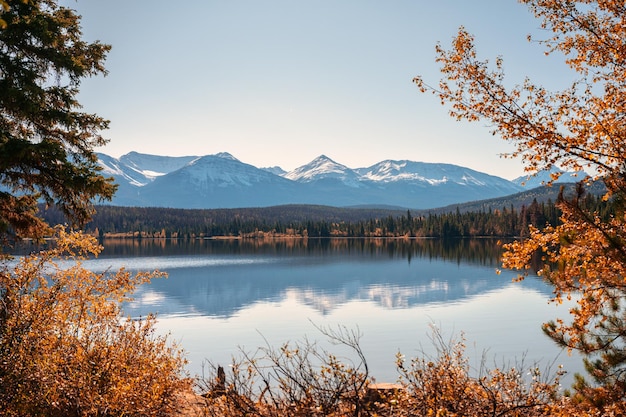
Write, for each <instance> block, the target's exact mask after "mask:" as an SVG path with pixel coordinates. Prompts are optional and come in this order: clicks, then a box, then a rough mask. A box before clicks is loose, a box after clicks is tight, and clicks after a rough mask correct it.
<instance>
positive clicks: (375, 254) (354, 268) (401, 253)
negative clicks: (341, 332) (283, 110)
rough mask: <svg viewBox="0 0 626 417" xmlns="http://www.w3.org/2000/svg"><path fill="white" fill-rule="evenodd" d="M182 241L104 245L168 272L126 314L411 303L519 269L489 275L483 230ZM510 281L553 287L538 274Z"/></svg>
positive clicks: (476, 290) (474, 289) (445, 296)
mask: <svg viewBox="0 0 626 417" xmlns="http://www.w3.org/2000/svg"><path fill="white" fill-rule="evenodd" d="M181 243H182V242H178V244H171V242H170V244H167V243H166V242H165V241H163V242H161V243H159V242H157V241H144V242H137V241H135V242H134V243H133V245H132V246H131V247H124V248H122V247H120V246H117V245H116V246H115V247H113V245H105V247H106V250H105V253H104V254H103V255H104V261H107V260H111V258H107V257H108V256H113V257H119V256H120V255H121V256H131V257H134V256H150V258H145V261H146V263H145V265H143V264H142V268H143V269H151V268H154V266H151V265H150V263H151V262H155V260H159V262H158V263H159V265H160V266H159V268H161V269H162V270H166V271H167V272H169V275H170V277H169V278H168V279H158V280H155V281H153V282H152V283H151V284H150V285H147V286H144V287H142V288H140V289H139V291H138V293H137V294H136V301H135V302H133V303H132V304H131V305H129V306H127V309H126V310H127V312H128V313H129V314H132V315H145V314H147V313H148V312H155V311H156V312H158V313H159V314H161V315H169V314H183V315H187V314H199V315H210V316H232V315H236V314H237V312H238V311H239V310H241V309H243V308H245V307H246V306H249V305H252V304H255V303H258V302H278V301H281V300H283V299H285V298H286V297H290V298H294V299H296V300H297V301H298V302H300V303H303V304H306V305H309V306H311V307H312V308H314V309H316V310H318V311H320V312H322V313H327V312H330V311H332V310H333V309H335V308H337V307H338V306H340V305H342V304H345V303H347V302H352V301H365V302H373V303H376V304H377V305H379V306H381V307H383V308H389V309H397V308H410V307H415V306H419V305H425V304H437V303H454V302H461V301H463V300H466V299H468V298H470V297H474V296H477V295H480V294H483V293H486V292H491V291H495V290H497V289H500V288H503V287H506V286H508V285H512V284H511V279H512V278H513V277H514V276H515V274H514V273H510V272H509V273H507V272H505V273H503V274H502V275H496V274H495V271H494V270H495V268H496V267H498V260H499V254H500V248H499V247H498V245H497V244H496V242H495V241H493V240H488V239H484V240H454V241H443V240H382V239H381V240H365V239H359V240H349V239H325V240H308V241H307V240H284V241H272V242H262V241H201V242H195V243H194V242H193V241H192V242H186V243H185V244H181ZM183 254H184V256H183ZM132 259H134V260H135V261H134V262H135V263H137V262H136V258H132ZM140 259H141V258H140ZM186 264H189V265H192V266H185V265H186ZM168 265H169V267H168ZM515 285H523V286H524V287H526V288H529V289H532V290H535V291H539V292H542V293H545V294H546V297H547V296H548V295H549V294H550V288H549V287H548V286H547V285H545V284H544V283H543V282H541V281H540V280H538V279H536V278H531V279H527V280H526V281H524V282H523V283H521V284H515Z"/></svg>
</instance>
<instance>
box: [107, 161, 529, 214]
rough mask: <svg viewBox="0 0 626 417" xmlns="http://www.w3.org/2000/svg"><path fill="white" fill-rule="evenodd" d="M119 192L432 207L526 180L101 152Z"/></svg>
mask: <svg viewBox="0 0 626 417" xmlns="http://www.w3.org/2000/svg"><path fill="white" fill-rule="evenodd" d="M98 160H99V164H100V166H101V167H102V173H103V174H104V175H105V176H112V177H113V178H114V180H115V182H116V183H117V184H118V192H117V193H116V195H115V196H114V198H113V200H112V201H111V202H110V204H112V205H118V206H138V207H171V208H237V207H267V206H276V205H283V204H320V205H329V206H337V207H347V206H358V205H378V206H397V207H406V208H410V209H429V208H435V207H442V206H445V205H449V204H457V203H463V202H467V201H474V200H480V199H486V198H496V197H501V196H505V195H509V194H514V193H515V192H519V191H522V190H524V189H525V188H524V187H522V186H521V185H520V184H516V183H514V182H512V181H509V180H506V179H504V178H500V177H497V176H493V175H489V174H486V173H483V172H479V171H475V170H472V169H470V168H467V167H462V166H458V165H453V164H446V163H429V162H417V161H409V160H383V161H381V162H378V163H376V164H374V165H372V166H369V167H362V168H350V167H348V166H346V165H343V164H341V163H338V162H336V161H334V160H332V159H331V158H329V157H328V156H326V155H320V156H319V157H317V158H315V159H313V160H312V161H311V162H309V163H308V164H305V165H302V166H300V167H298V168H296V169H294V170H291V171H289V172H286V171H285V170H283V169H282V168H280V167H277V166H275V167H271V168H257V167H255V166H253V165H250V164H247V163H244V162H242V161H240V160H238V159H237V158H235V157H234V156H233V155H231V154H230V153H228V152H220V153H218V154H214V155H204V156H198V155H189V156H178V157H172V156H157V155H150V154H141V153H138V152H130V153H128V154H126V155H123V156H121V157H119V158H113V157H111V156H108V155H106V154H102V153H100V154H98Z"/></svg>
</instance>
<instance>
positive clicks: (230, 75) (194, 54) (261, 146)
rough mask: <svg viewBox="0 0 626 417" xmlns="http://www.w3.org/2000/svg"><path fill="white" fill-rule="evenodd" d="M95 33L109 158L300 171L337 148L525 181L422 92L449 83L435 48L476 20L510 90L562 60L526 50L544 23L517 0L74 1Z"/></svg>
mask: <svg viewBox="0 0 626 417" xmlns="http://www.w3.org/2000/svg"><path fill="white" fill-rule="evenodd" d="M61 4H63V5H66V6H68V7H71V8H73V9H76V10H77V11H78V13H79V14H80V15H82V17H83V18H82V26H83V32H84V36H85V38H86V39H87V40H96V39H98V40H100V41H102V42H104V43H108V44H111V45H112V47H113V49H112V50H111V52H110V54H109V56H108V59H107V62H106V67H107V69H108V71H109V75H108V76H107V77H97V78H92V79H89V80H86V81H84V82H83V85H82V88H81V94H80V100H81V102H82V103H83V105H84V109H85V110H86V111H89V112H95V113H98V114H99V115H101V116H102V117H105V118H107V119H109V120H110V121H111V125H110V129H109V130H108V131H106V132H104V136H105V137H107V138H109V139H110V142H109V144H108V145H107V146H106V147H104V148H102V149H98V151H100V152H104V153H107V154H109V155H112V156H115V157H119V156H121V155H122V154H124V153H127V152H130V151H138V152H142V153H151V154H157V155H172V156H180V155H207V154H214V153H218V152H230V153H231V154H233V155H234V156H235V157H236V158H238V159H239V160H241V161H242V162H246V163H249V164H252V165H255V166H257V167H267V166H275V165H278V166H280V167H282V168H283V169H285V170H291V169H294V168H296V167H298V166H301V165H304V164H306V163H308V162H310V161H311V160H312V159H314V158H315V157H317V156H319V155H321V154H325V155H327V156H329V157H330V158H332V159H334V160H335V161H337V162H339V163H342V164H344V165H347V166H349V167H351V168H358V167H366V166H370V165H372V164H374V163H376V162H379V161H381V160H384V159H409V160H413V161H424V162H445V163H453V164H457V165H462V166H466V167H469V168H472V169H476V170H479V171H482V172H486V173H489V174H493V175H498V176H501V177H504V178H508V179H512V178H515V177H517V176H519V175H522V174H523V169H522V165H521V163H520V161H515V160H507V159H502V158H500V157H499V154H500V153H502V152H506V151H510V150H512V146H511V145H510V144H507V143H506V142H504V141H503V140H501V139H499V138H498V137H497V136H495V137H494V136H492V135H491V133H490V129H489V127H488V126H486V125H485V124H484V123H480V122H479V123H471V124H470V123H467V122H457V121H455V120H453V119H451V118H450V117H449V116H448V114H447V109H446V108H445V107H443V106H441V105H440V104H439V101H438V99H437V98H436V97H435V96H432V95H430V94H421V93H419V91H418V89H417V88H416V87H415V85H414V84H413V83H412V82H411V80H412V78H413V77H414V76H416V75H422V76H423V77H424V79H425V80H426V81H427V82H429V83H431V84H436V83H437V82H438V80H439V72H438V66H437V64H436V63H435V52H434V47H435V44H436V43H437V42H438V41H440V42H441V43H442V44H443V45H448V44H449V43H450V41H451V39H452V37H453V36H454V35H455V33H456V31H457V29H458V27H459V26H460V25H463V26H465V27H466V29H468V30H469V31H470V32H471V33H473V34H475V36H476V43H477V48H478V52H479V54H480V55H481V56H482V57H484V58H490V59H492V60H493V59H494V58H495V57H496V56H497V55H502V56H503V58H504V62H505V69H506V71H507V76H508V77H509V80H510V83H511V84H517V83H521V82H522V81H523V77H524V76H525V75H529V76H531V77H533V78H539V79H540V80H541V83H542V84H544V85H545V86H547V87H553V86H559V85H558V83H560V82H562V81H563V66H562V64H560V62H559V61H558V60H557V61H555V60H554V59H553V58H552V57H545V56H544V54H543V48H542V47H541V45H538V44H531V43H529V42H528V41H527V40H526V35H527V34H529V33H537V32H538V31H539V26H540V22H539V21H538V20H536V19H535V18H534V17H533V16H532V15H531V14H530V12H529V11H528V10H527V8H526V6H524V5H522V4H519V3H517V2H516V1H515V0H471V1H469V0H436V1H434V0H387V1H383V0H376V1H375V0H315V1H313V0H308V1H299V0H191V1H184V2H183V1H174V0H168V1H165V0H151V1H147V0H106V1H104V0H78V1H74V0H61Z"/></svg>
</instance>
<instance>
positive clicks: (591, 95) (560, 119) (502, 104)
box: [414, 0, 626, 415]
mask: <svg viewBox="0 0 626 417" xmlns="http://www.w3.org/2000/svg"><path fill="white" fill-rule="evenodd" d="M520 2H522V3H525V4H526V5H528V7H529V10H530V11H531V12H532V13H533V14H534V15H535V16H536V17H537V18H538V19H540V20H541V26H542V28H543V29H545V31H544V32H543V33H544V34H546V36H547V38H546V39H541V40H539V41H538V43H539V44H540V45H542V46H544V47H545V48H546V49H545V52H546V54H547V55H553V54H554V55H556V56H559V55H560V56H563V57H564V59H565V63H566V64H567V65H568V66H569V68H570V69H571V71H572V75H574V76H575V77H576V80H575V81H574V82H573V83H572V84H571V86H569V87H567V88H564V89H563V90H561V91H549V90H548V89H546V88H544V87H542V86H540V85H536V84H535V83H533V82H532V81H531V80H530V79H525V80H524V81H523V82H522V83H519V84H518V85H516V86H514V87H510V88H509V87H507V86H505V83H504V72H503V66H502V61H501V59H500V58H498V59H497V60H496V62H495V65H491V64H490V63H489V61H487V60H482V61H481V60H479V59H478V58H477V56H478V54H477V52H476V47H475V39H474V37H473V36H472V35H471V34H469V33H468V32H467V31H466V30H465V29H464V28H463V27H461V28H460V29H459V32H458V34H457V36H456V38H455V39H454V40H453V42H452V44H451V46H450V48H449V49H446V48H444V47H443V46H441V45H437V54H438V57H437V61H438V62H439V63H440V64H441V72H442V73H443V78H442V79H441V80H440V81H439V83H438V86H437V87H433V86H431V85H429V84H427V83H426V82H424V80H423V79H422V78H420V77H416V78H415V80H414V81H415V83H416V84H417V86H418V87H419V89H420V91H423V92H426V91H430V92H432V93H433V94H434V95H436V96H437V97H438V98H439V100H440V101H441V102H442V103H443V104H448V105H449V106H450V108H451V109H450V114H451V116H452V117H454V118H456V119H459V120H460V119H463V120H468V121H477V120H486V121H487V122H488V123H489V124H490V125H491V126H493V133H494V134H498V135H499V136H501V137H502V138H503V139H505V140H508V141H511V142H512V143H513V144H514V145H515V146H516V149H515V151H514V152H512V153H511V154H509V155H505V156H508V157H520V158H521V159H522V160H523V161H524V162H525V164H526V167H525V169H526V171H527V172H535V171H539V170H543V169H550V168H552V167H558V168H562V169H566V170H567V169H569V170H575V171H581V170H588V172H589V173H590V174H591V175H592V177H593V178H591V179H593V180H598V181H601V182H603V183H604V185H605V186H606V195H605V196H604V198H605V201H611V202H612V204H613V206H614V216H613V217H612V218H610V219H609V220H607V219H606V218H600V216H599V215H598V214H597V213H591V212H586V211H585V210H584V209H583V208H581V205H580V204H579V201H580V199H581V197H582V196H583V194H584V185H586V184H589V183H590V179H589V178H581V180H582V181H581V183H580V186H579V189H578V193H577V195H575V196H574V197H573V198H571V199H568V198H565V197H563V196H561V197H560V198H559V208H560V209H561V210H562V212H563V216H562V218H561V223H562V224H561V225H560V226H556V227H549V228H546V229H544V230H536V229H535V230H533V231H532V233H531V236H530V238H529V239H527V240H525V241H523V242H515V243H513V244H511V245H508V246H507V247H506V249H507V253H506V254H505V255H504V259H503V262H504V267H505V268H511V269H517V270H520V271H522V272H523V273H526V272H527V271H528V270H529V269H530V268H531V266H536V269H537V272H538V273H539V274H540V275H541V276H543V277H545V278H546V279H547V280H548V281H549V282H550V283H552V284H553V285H554V301H555V302H561V301H562V300H563V299H564V298H567V299H570V298H576V299H577V306H576V307H575V308H573V309H572V310H571V317H570V320H569V321H568V320H563V319H557V320H555V321H553V322H549V323H546V324H545V326H544V330H545V332H546V333H547V334H548V335H549V336H550V337H552V338H553V339H554V340H555V341H556V342H557V343H559V344H561V345H563V346H565V347H567V348H569V349H577V350H579V351H580V352H582V353H583V354H584V355H587V359H586V367H587V370H588V371H589V373H590V375H591V376H592V377H593V379H594V381H595V383H596V384H597V385H598V386H595V387H593V386H590V385H587V383H586V382H585V381H584V379H580V380H579V383H577V384H576V386H575V389H576V393H577V396H578V397H580V398H583V399H584V400H581V401H580V404H587V405H592V406H593V407H597V408H596V411H597V412H598V413H600V414H602V413H604V412H606V413H607V414H606V415H610V414H611V413H615V415H619V414H620V413H619V412H618V411H615V410H620V409H621V408H623V405H622V404H623V403H624V402H625V401H626V305H625V301H626V300H625V295H626V219H625V217H624V208H625V206H624V201H626V118H625V117H624V114H626V53H625V52H626V9H625V4H624V1H623V0H583V1H573V0H520ZM529 40H533V39H532V38H530V37H529ZM555 53H558V54H555ZM556 179H558V175H555V176H553V177H552V180H556ZM579 411H580V410H579ZM590 413H592V414H593V412H591V411H590ZM592 414H590V415H592Z"/></svg>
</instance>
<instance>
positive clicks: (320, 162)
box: [283, 155, 359, 186]
mask: <svg viewBox="0 0 626 417" xmlns="http://www.w3.org/2000/svg"><path fill="white" fill-rule="evenodd" d="M283 177H285V178H287V179H290V180H292V181H298V182H311V181H319V180H324V179H335V180H339V181H341V182H343V183H346V184H348V185H351V186H356V185H358V180H359V175H358V174H357V173H356V172H354V170H352V169H350V168H348V167H347V166H345V165H342V164H339V163H337V162H335V161H333V160H332V159H330V158H329V157H327V156H326V155H320V156H318V157H317V158H315V159H314V160H312V161H311V162H309V163H308V164H306V165H303V166H301V167H299V168H296V169H294V170H293V171H290V172H288V173H286V174H284V175H283Z"/></svg>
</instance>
